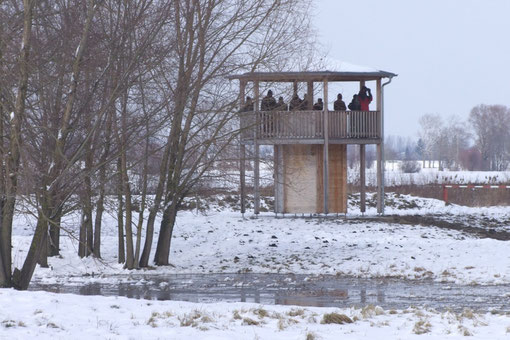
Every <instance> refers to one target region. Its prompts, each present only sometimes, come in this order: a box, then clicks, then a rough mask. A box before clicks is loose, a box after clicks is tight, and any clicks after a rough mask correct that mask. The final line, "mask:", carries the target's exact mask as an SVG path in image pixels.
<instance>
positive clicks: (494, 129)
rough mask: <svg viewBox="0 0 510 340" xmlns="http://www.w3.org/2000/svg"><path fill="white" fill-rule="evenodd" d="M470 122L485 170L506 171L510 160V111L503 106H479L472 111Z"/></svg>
mask: <svg viewBox="0 0 510 340" xmlns="http://www.w3.org/2000/svg"><path fill="white" fill-rule="evenodd" d="M469 122H470V123H471V125H472V127H473V130H474V133H475V136H476V146H477V147H478V149H479V150H480V152H481V154H482V160H483V164H484V169H486V170H493V171H501V170H506V168H507V167H508V163H509V158H510V157H509V156H510V155H509V151H508V150H509V147H510V110H509V109H508V108H507V107H505V106H503V105H483V104H482V105H478V106H475V107H474V108H473V109H472V110H471V113H470V115H469Z"/></svg>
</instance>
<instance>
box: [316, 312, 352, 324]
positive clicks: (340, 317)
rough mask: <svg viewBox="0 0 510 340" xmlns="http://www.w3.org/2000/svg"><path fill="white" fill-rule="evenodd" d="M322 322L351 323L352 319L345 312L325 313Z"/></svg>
mask: <svg viewBox="0 0 510 340" xmlns="http://www.w3.org/2000/svg"><path fill="white" fill-rule="evenodd" d="M321 323H322V324H339V325H343V324H345V323H353V321H352V319H351V318H350V317H348V316H347V315H345V314H339V313H327V314H324V316H323V317H322V321H321Z"/></svg>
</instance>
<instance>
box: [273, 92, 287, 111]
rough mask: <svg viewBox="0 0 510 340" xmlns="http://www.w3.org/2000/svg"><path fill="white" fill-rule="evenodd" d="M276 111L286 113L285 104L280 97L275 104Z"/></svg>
mask: <svg viewBox="0 0 510 340" xmlns="http://www.w3.org/2000/svg"><path fill="white" fill-rule="evenodd" d="M275 110H276V111H287V104H286V103H285V102H284V101H283V97H281V96H280V98H278V103H276V108H275Z"/></svg>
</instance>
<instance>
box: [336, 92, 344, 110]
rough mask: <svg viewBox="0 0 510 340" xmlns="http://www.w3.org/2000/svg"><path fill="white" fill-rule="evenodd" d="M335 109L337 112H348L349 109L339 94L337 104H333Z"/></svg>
mask: <svg viewBox="0 0 510 340" xmlns="http://www.w3.org/2000/svg"><path fill="white" fill-rule="evenodd" d="M333 109H334V110H335V111H347V107H346V106H345V103H344V101H343V100H342V94H341V93H339V94H338V95H337V96H336V100H335V102H334V103H333Z"/></svg>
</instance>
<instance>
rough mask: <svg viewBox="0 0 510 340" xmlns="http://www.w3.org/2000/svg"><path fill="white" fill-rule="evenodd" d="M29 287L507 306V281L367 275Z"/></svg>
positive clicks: (161, 295)
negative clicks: (465, 283) (488, 282)
mask: <svg viewBox="0 0 510 340" xmlns="http://www.w3.org/2000/svg"><path fill="white" fill-rule="evenodd" d="M30 289H31V290H46V291H51V292H55V293H74V294H80V295H103V296H125V297H128V298H135V299H147V300H161V301H164V300H180V301H190V302H215V301H231V302H237V301H240V302H255V303H264V304H281V305H298V306H317V307H350V306H365V305H367V304H374V305H379V306H381V307H383V308H395V309H403V308H407V307H409V306H410V305H428V306H430V307H433V308H436V309H440V310H441V309H446V308H451V309H459V310H460V309H462V308H464V307H470V308H472V309H476V310H490V309H492V308H494V309H497V310H500V311H508V310H509V309H510V297H509V296H508V295H505V294H506V293H507V292H508V291H509V290H510V285H501V286H483V287H482V286H456V285H451V284H442V283H437V282H433V281H403V280H376V279H374V280H369V279H356V278H342V277H338V276H327V275H321V276H307V275H280V274H203V275H189V274H187V275H169V276H158V275H140V276H136V277H130V280H129V282H122V283H118V284H111V283H90V284H85V285H82V286H76V285H58V284H57V285H55V284H49V285H45V284H42V283H37V282H35V283H34V284H33V285H32V286H31V287H30Z"/></svg>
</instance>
